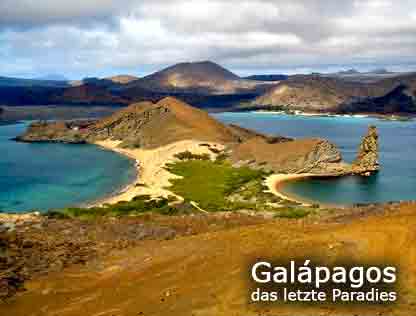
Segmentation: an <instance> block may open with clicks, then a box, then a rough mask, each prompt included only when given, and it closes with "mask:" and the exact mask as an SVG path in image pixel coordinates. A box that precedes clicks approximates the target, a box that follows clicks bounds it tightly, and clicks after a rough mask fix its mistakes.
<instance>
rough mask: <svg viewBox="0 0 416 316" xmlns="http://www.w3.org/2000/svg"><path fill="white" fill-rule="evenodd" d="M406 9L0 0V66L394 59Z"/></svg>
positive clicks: (403, 54) (319, 0)
mask: <svg viewBox="0 0 416 316" xmlns="http://www.w3.org/2000/svg"><path fill="white" fill-rule="evenodd" d="M415 10H416V4H415V3H414V1H413V0H401V1H395V2H394V3H393V2H391V1H387V0H370V1H363V0H360V1H359V0H356V1H342V2H341V1H333V0H313V1H310V0H292V1H291V2H290V3H289V2H288V1H283V0H275V1H272V0H252V1H237V0H227V1H225V0H223V1H220V0H199V1H198V0H196V1H195V0H194V1H190V0H188V1H186V0H169V1H164V0H154V1H139V0H119V1H115V0H83V1H81V0H73V1H71V2H65V3H63V2H62V1H56V0H54V1H52V0H38V1H37V2H34V1H31V0H1V2H0V12H2V15H1V17H0V54H1V56H2V58H3V63H2V65H1V68H0V75H1V72H3V73H6V72H7V73H13V69H16V70H15V72H14V73H24V69H27V72H31V73H35V72H53V73H56V72H70V73H73V74H77V75H81V74H82V75H84V74H85V75H87V74H88V75H92V74H96V73H103V72H113V71H116V70H117V71H118V70H119V69H122V70H123V71H129V72H132V73H137V72H139V74H140V73H142V72H147V71H150V70H155V69H159V68H160V67H162V66H166V65H169V64H173V63H175V62H180V61H187V60H201V59H211V60H214V61H216V62H220V63H222V64H224V65H225V66H227V67H231V68H233V69H236V70H238V69H244V70H248V69H253V70H254V69H260V68H261V69H262V70H263V69H265V70H267V69H273V68H279V67H280V68H281V67H291V66H293V67H295V66H296V67H298V69H310V68H311V67H313V65H318V66H319V65H322V64H342V63H346V64H348V63H350V64H351V63H354V62H357V60H362V59H365V60H371V59H373V62H374V63H385V62H386V61H389V62H390V61H392V60H394V61H395V62H397V63H400V62H405V61H406V60H407V59H408V58H409V56H414V55H415V53H416V38H415V36H414V34H415V33H416V23H415V20H416V11H415ZM17 61H20V64H19V65H17ZM5 64H7V66H5Z"/></svg>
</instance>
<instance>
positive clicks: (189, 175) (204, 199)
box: [47, 152, 316, 219]
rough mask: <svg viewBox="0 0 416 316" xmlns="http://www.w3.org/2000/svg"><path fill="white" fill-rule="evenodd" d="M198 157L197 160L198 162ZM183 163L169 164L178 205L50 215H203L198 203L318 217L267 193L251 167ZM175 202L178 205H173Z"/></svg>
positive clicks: (142, 202) (135, 203)
mask: <svg viewBox="0 0 416 316" xmlns="http://www.w3.org/2000/svg"><path fill="white" fill-rule="evenodd" d="M195 156H197V158H195ZM180 157H183V159H184V160H181V161H178V162H175V163H172V164H168V165H167V167H166V168H167V169H168V170H169V171H170V172H171V173H173V174H176V175H179V176H181V178H178V179H173V180H171V183H172V186H171V187H169V190H171V191H173V192H174V193H176V194H178V195H179V196H182V197H183V198H184V199H185V201H184V202H179V203H178V201H177V199H176V198H175V197H174V196H172V197H169V198H157V199H155V198H151V197H150V196H149V195H141V196H137V197H135V198H134V199H133V200H131V201H129V202H127V201H123V202H119V203H116V204H111V205H110V204H106V205H104V206H102V207H92V208H66V209H62V210H58V211H51V212H49V213H48V214H47V216H49V217H54V218H81V219H94V218H98V217H102V216H137V215H142V214H145V213H149V212H152V213H158V214H163V215H177V214H189V213H193V212H200V211H201V210H198V209H197V208H196V207H195V206H194V205H192V203H191V202H196V203H197V204H198V207H199V208H201V209H202V210H204V211H208V212H216V211H237V210H246V211H260V212H262V211H268V212H273V213H275V217H284V218H301V217H304V216H307V215H309V214H311V213H315V212H316V210H315V209H314V208H307V207H302V206H301V205H300V204H299V203H294V202H290V201H286V200H282V199H280V198H279V197H277V196H275V195H274V194H272V193H270V192H265V191H266V187H265V185H264V184H263V182H264V179H265V177H266V176H268V175H269V174H268V173H267V172H265V171H263V170H255V169H251V168H248V167H240V168H235V167H233V166H232V165H231V164H230V163H229V162H227V161H224V160H222V159H221V160H216V161H211V160H209V159H208V160H205V159H201V158H200V157H199V155H192V157H193V158H189V157H191V156H190V155H189V154H188V153H186V152H185V153H183V155H181V156H180ZM173 202H175V203H173Z"/></svg>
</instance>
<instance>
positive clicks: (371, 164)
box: [352, 126, 380, 176]
mask: <svg viewBox="0 0 416 316" xmlns="http://www.w3.org/2000/svg"><path fill="white" fill-rule="evenodd" d="M379 169H380V165H379V162H378V133H377V128H376V127H375V126H370V127H369V128H368V134H367V135H366V136H365V137H364V138H363V140H362V142H361V145H360V147H359V151H358V155H357V158H356V159H355V161H354V162H353V163H352V170H353V173H354V174H360V175H365V176H369V175H371V174H372V173H374V172H377V171H378V170H379Z"/></svg>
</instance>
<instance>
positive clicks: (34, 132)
mask: <svg viewBox="0 0 416 316" xmlns="http://www.w3.org/2000/svg"><path fill="white" fill-rule="evenodd" d="M15 140H16V141H20V142H30V143H34V142H55V143H68V144H83V143H85V137H84V135H82V133H81V132H80V130H79V127H75V126H74V127H72V126H71V125H70V124H69V123H67V122H46V121H41V122H35V123H32V124H31V125H30V126H29V128H28V129H27V131H26V132H25V133H24V134H23V135H21V136H18V137H16V138H15Z"/></svg>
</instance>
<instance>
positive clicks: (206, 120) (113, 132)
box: [88, 97, 239, 148]
mask: <svg viewBox="0 0 416 316" xmlns="http://www.w3.org/2000/svg"><path fill="white" fill-rule="evenodd" d="M109 137H110V138H111V139H114V140H121V141H122V142H123V143H122V146H127V147H132V146H133V147H141V148H154V147H159V146H163V145H166V144H169V143H173V142H176V141H180V140H186V139H197V140H201V141H213V142H220V143H230V142H237V141H238V137H239V135H238V133H237V132H234V131H233V129H232V128H229V127H227V126H226V125H224V124H222V123H220V122H219V121H217V120H215V119H214V118H212V117H211V116H210V115H209V114H208V113H206V112H205V111H202V110H199V109H197V108H194V107H192V106H190V105H188V104H186V103H184V102H182V101H180V100H178V99H175V98H172V97H167V98H164V99H162V100H160V101H159V102H157V103H152V102H140V103H136V104H132V105H130V106H129V107H127V108H125V109H123V110H121V111H119V112H117V113H115V114H114V115H112V116H110V117H109V118H106V119H103V120H100V121H98V122H97V123H96V124H94V125H93V126H91V127H90V128H89V135H88V138H89V139H93V140H97V139H100V140H101V139H107V138H109Z"/></svg>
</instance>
